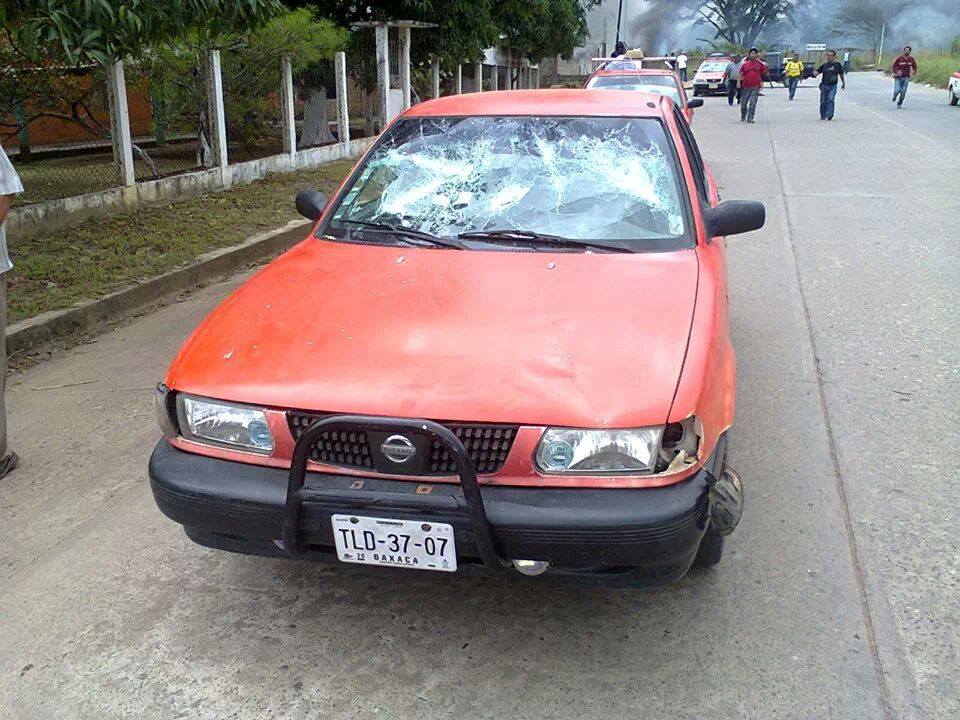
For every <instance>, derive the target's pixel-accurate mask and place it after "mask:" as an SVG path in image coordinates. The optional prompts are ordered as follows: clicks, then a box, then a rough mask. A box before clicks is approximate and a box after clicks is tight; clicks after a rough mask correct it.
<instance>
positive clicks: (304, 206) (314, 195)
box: [297, 190, 327, 221]
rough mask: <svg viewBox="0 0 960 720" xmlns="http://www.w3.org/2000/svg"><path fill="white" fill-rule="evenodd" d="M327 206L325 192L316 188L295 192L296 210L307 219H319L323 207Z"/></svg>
mask: <svg viewBox="0 0 960 720" xmlns="http://www.w3.org/2000/svg"><path fill="white" fill-rule="evenodd" d="M326 206H327V195H326V193H322V192H317V191H316V190H304V191H303V192H299V193H297V212H298V213H300V214H301V215H303V216H304V217H305V218H306V219H307V220H314V221H316V220H319V219H320V216H321V215H323V209H324V208H325V207H326Z"/></svg>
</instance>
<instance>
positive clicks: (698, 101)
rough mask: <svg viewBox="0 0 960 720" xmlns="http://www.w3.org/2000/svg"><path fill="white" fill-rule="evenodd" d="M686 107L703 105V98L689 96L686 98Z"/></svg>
mask: <svg viewBox="0 0 960 720" xmlns="http://www.w3.org/2000/svg"><path fill="white" fill-rule="evenodd" d="M687 107H688V108H698V107H703V98H690V99H689V100H687Z"/></svg>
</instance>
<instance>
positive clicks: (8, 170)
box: [0, 145, 23, 478]
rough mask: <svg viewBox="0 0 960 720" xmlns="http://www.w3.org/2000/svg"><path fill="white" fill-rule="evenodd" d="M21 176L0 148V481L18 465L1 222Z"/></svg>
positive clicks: (4, 238) (7, 267) (7, 264)
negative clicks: (10, 443) (12, 447)
mask: <svg viewBox="0 0 960 720" xmlns="http://www.w3.org/2000/svg"><path fill="white" fill-rule="evenodd" d="M22 192H23V185H21V184H20V177H19V176H18V175H17V171H16V170H14V169H13V165H12V164H11V163H10V160H9V159H7V154H6V153H5V152H4V150H3V146H2V145H0V478H3V477H4V476H6V475H7V474H8V473H10V471H11V470H13V469H14V468H15V467H16V466H17V462H18V460H19V458H17V454H16V453H13V452H10V451H9V450H8V449H7V407H6V403H5V402H4V395H5V394H6V390H7V272H8V271H9V270H10V268H12V267H13V263H11V262H10V255H9V254H8V253H7V235H6V231H5V230H4V222H5V221H6V219H7V215H9V214H10V208H11V206H12V205H13V196H14V194H15V193H22Z"/></svg>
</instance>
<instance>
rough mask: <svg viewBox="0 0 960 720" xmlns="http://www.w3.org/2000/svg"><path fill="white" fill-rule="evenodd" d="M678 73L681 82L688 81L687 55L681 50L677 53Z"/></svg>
mask: <svg viewBox="0 0 960 720" xmlns="http://www.w3.org/2000/svg"><path fill="white" fill-rule="evenodd" d="M677 72H678V73H679V74H680V82H686V81H687V54H686V53H685V52H683V51H682V50H680V51H679V52H678V53H677Z"/></svg>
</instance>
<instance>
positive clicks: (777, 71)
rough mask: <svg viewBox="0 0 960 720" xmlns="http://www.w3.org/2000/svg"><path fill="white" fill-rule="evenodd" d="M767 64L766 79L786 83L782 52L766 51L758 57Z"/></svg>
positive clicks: (784, 62) (784, 60) (784, 61)
mask: <svg viewBox="0 0 960 720" xmlns="http://www.w3.org/2000/svg"><path fill="white" fill-rule="evenodd" d="M760 59H761V60H763V62H765V63H766V64H767V80H769V81H770V82H772V83H774V82H779V83H784V84H786V81H787V78H786V73H785V71H784V67H785V66H786V64H787V61H786V58H785V56H784V54H783V53H782V52H773V51H768V52H765V53H764V54H763V57H761V58H760Z"/></svg>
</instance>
